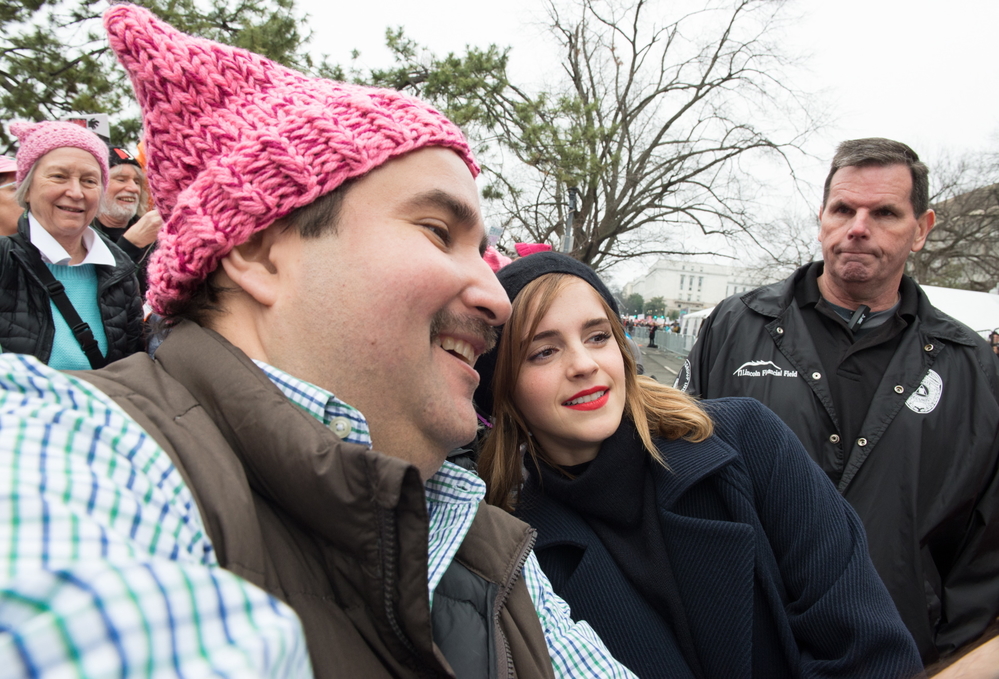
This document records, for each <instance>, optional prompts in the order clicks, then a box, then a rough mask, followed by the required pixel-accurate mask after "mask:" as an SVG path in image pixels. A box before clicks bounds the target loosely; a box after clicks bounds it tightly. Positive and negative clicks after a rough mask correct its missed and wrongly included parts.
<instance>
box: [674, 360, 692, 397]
mask: <svg viewBox="0 0 999 679" xmlns="http://www.w3.org/2000/svg"><path fill="white" fill-rule="evenodd" d="M681 380H682V381H683V383H682V384H681V383H680V382H681ZM689 386H690V359H689V358H688V359H686V360H685V361H684V362H683V367H682V368H680V373H679V374H678V375H677V376H676V379H675V380H673V388H674V389H679V390H680V391H687V387H689Z"/></svg>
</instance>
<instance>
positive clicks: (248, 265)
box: [222, 222, 297, 307]
mask: <svg viewBox="0 0 999 679" xmlns="http://www.w3.org/2000/svg"><path fill="white" fill-rule="evenodd" d="M296 235H297V233H296V232H295V230H294V229H289V228H286V225H285V224H284V223H282V222H275V223H274V224H271V225H270V226H269V227H267V228H266V229H264V230H263V231H257V232H256V233H255V234H253V235H252V236H250V238H249V240H247V241H246V242H245V243H242V244H240V245H237V246H236V247H234V248H233V249H232V250H231V251H230V252H229V254H228V255H226V256H225V257H224V258H223V259H222V268H223V269H224V270H225V273H226V275H227V276H228V277H229V279H230V280H232V282H233V283H235V284H236V285H237V286H239V287H240V288H241V289H242V290H243V292H245V293H246V294H247V295H249V296H250V297H252V298H253V299H254V300H255V301H256V302H257V303H258V304H260V305H262V306H268V307H269V306H272V305H273V304H274V303H275V302H276V301H277V299H278V296H279V293H280V282H281V281H280V279H281V272H280V270H279V267H278V266H277V265H276V264H275V258H274V256H273V255H274V254H275V246H276V245H278V244H280V243H281V241H283V240H284V239H286V238H288V237H293V236H296Z"/></svg>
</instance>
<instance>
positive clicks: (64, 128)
mask: <svg viewBox="0 0 999 679" xmlns="http://www.w3.org/2000/svg"><path fill="white" fill-rule="evenodd" d="M9 129H10V133H11V134H12V135H14V136H15V137H17V140H18V142H19V144H20V145H19V146H18V149H17V183H18V184H20V183H21V182H23V181H24V178H25V177H27V176H28V172H30V171H31V168H32V167H33V166H34V165H35V163H37V162H38V159H39V158H41V157H42V156H44V155H45V154H46V153H48V152H49V151H52V150H55V149H60V148H65V147H67V146H68V147H70V148H77V149H81V150H83V151H86V152H87V153H89V154H90V155H92V156H93V157H94V160H96V161H97V164H98V165H99V166H100V168H101V181H102V182H103V184H104V188H105V189H106V188H107V187H108V146H107V144H105V143H104V142H103V141H101V138H100V137H98V136H97V135H96V134H94V133H93V132H91V131H90V130H88V129H87V128H85V127H81V126H79V125H77V124H76V123H67V122H59V121H55V120H46V121H43V122H40V123H28V122H24V121H19V122H14V123H11V124H10V127H9Z"/></svg>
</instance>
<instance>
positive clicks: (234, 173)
mask: <svg viewBox="0 0 999 679" xmlns="http://www.w3.org/2000/svg"><path fill="white" fill-rule="evenodd" d="M104 26H105V28H106V29H107V32H108V37H109V39H110V42H111V47H112V49H114V51H115V52H116V53H117V55H118V60H119V61H120V62H121V64H122V66H124V67H125V70H126V71H127V72H128V74H129V77H130V78H131V79H132V86H133V87H134V88H135V94H136V97H137V98H138V100H139V105H140V106H141V107H142V120H143V127H144V129H145V145H146V154H147V158H148V166H147V173H148V177H149V185H150V190H151V192H152V194H153V199H154V200H155V202H156V207H157V208H158V209H159V211H160V214H162V215H163V217H164V218H165V220H166V221H165V223H164V225H163V228H162V230H161V231H160V235H159V245H158V247H157V250H156V253H155V255H154V256H153V258H152V261H151V262H150V265H149V272H148V273H149V279H148V280H149V290H148V293H147V299H148V301H149V302H150V304H152V307H153V309H154V310H155V311H156V312H157V313H160V314H162V315H164V316H170V315H171V314H172V312H173V311H174V310H176V309H178V308H179V305H181V304H182V303H183V302H184V301H185V300H186V299H187V298H188V297H189V296H190V295H191V293H192V292H193V290H194V289H195V288H196V287H197V286H198V284H200V283H201V282H202V281H203V280H205V278H207V276H208V275H209V274H210V273H211V272H213V271H214V270H215V269H216V268H217V266H218V264H219V261H220V260H221V259H222V258H223V257H225V256H226V255H227V254H228V253H229V251H230V250H232V248H234V247H235V246H237V245H239V244H241V243H244V242H246V241H247V240H248V239H249V238H250V236H251V235H252V234H253V233H255V232H257V231H260V230H261V229H264V228H266V227H268V226H269V225H271V224H272V223H273V222H274V221H275V220H277V219H280V218H281V217H284V216H285V215H287V214H288V213H290V212H291V211H292V210H294V209H295V208H298V207H302V206H305V205H309V204H310V203H312V202H313V201H315V200H316V199H317V198H319V197H320V196H321V195H323V194H325V193H328V192H330V191H332V190H333V189H335V188H336V187H338V186H340V185H341V184H342V183H343V182H344V181H346V180H347V179H350V178H352V177H358V176H360V175H363V174H365V173H366V172H368V171H369V170H371V169H373V168H375V167H378V166H379V165H381V164H383V163H385V162H386V161H388V160H391V159H392V158H397V157H399V156H401V155H403V154H405V153H409V152H410V151H414V150H416V149H419V148H423V147H427V146H444V147H448V148H451V149H453V150H454V151H456V152H457V153H458V154H459V155H460V156H461V157H462V159H463V160H464V161H465V164H466V165H468V169H469V170H470V171H471V173H472V176H473V177H475V176H476V175H478V172H479V168H478V166H477V165H476V164H475V160H474V159H473V158H472V154H471V151H470V150H469V148H468V143H467V142H466V141H465V138H464V136H463V135H462V133H461V131H460V130H459V129H458V128H457V127H456V126H455V125H454V124H452V123H451V122H449V121H448V120H447V119H446V118H444V117H443V116H442V115H441V114H440V113H438V112H437V111H435V110H434V109H432V108H430V107H429V106H428V105H427V104H425V103H423V102H421V101H419V100H417V99H414V98H412V97H409V96H406V95H403V94H400V93H399V92H395V91H392V90H383V89H374V88H370V87H359V86H354V85H346V84H343V83H336V82H332V81H329V80H319V79H315V78H308V77H306V76H304V75H302V74H301V73H298V72H296V71H292V70H290V69H288V68H285V67H283V66H280V65H278V64H275V63H274V62H272V61H269V60H267V59H265V58H263V57H261V56H259V55H256V54H253V53H251V52H247V51H245V50H241V49H237V48H234V47H229V46H227V45H221V44H219V43H216V42H212V41H210V40H204V39H201V38H195V37H192V36H189V35H186V34H184V33H181V32H180V31H178V30H176V29H175V28H173V27H172V26H170V25H168V24H166V23H164V22H162V21H160V20H159V19H157V18H156V17H154V16H153V15H152V14H151V13H150V12H149V11H148V10H145V9H142V8H140V7H136V6H134V5H115V6H113V7H111V8H110V9H109V10H108V11H107V12H105V14H104Z"/></svg>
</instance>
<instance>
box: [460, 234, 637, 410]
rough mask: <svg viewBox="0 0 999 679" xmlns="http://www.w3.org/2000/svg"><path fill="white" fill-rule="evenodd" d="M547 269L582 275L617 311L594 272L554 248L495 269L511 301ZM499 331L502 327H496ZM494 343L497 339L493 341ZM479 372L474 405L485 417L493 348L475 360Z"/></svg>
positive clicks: (490, 389) (490, 400)
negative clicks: (551, 250)
mask: <svg viewBox="0 0 999 679" xmlns="http://www.w3.org/2000/svg"><path fill="white" fill-rule="evenodd" d="M549 273H564V274H569V275H570V276H575V277H576V278H582V279H583V280H584V281H586V282H587V283H589V284H590V287H592V288H593V289H594V290H596V291H597V293H599V295H600V296H601V297H603V298H604V301H605V302H607V306H609V307H610V308H611V309H612V310H613V311H614V314H615V315H620V314H619V312H618V308H617V301H616V300H615V299H614V296H613V295H611V293H610V290H608V289H607V286H606V285H604V282H603V281H602V280H600V277H599V276H597V274H596V272H595V271H594V270H593V269H591V268H590V267H588V266H586V265H585V264H583V263H582V262H580V261H578V260H575V259H573V258H572V257H569V256H568V255H563V254H561V253H558V252H536V253H534V254H532V255H527V256H526V257H521V258H520V259H517V260H514V261H513V262H512V263H510V264H507V265H506V266H505V267H503V268H502V269H500V270H499V271H498V272H497V273H496V277H497V278H498V279H499V282H500V284H501V285H502V286H503V289H504V290H506V294H507V297H509V298H510V301H511V302H512V301H513V300H515V299H516V298H517V295H519V294H520V291H521V290H523V289H524V287H525V286H526V285H527V284H528V283H530V282H531V281H533V280H534V279H536V278H540V277H541V276H544V275H545V274H549ZM499 332H500V334H502V332H503V328H500V329H499ZM496 344H497V347H498V346H499V342H497V343H496ZM475 369H476V370H477V371H478V373H479V388H478V389H476V390H475V405H476V408H477V409H478V411H479V412H480V413H482V414H483V415H485V416H486V417H489V416H491V415H492V412H493V372H494V371H495V370H496V348H493V350H492V351H490V352H489V353H488V354H484V355H482V356H480V357H479V360H478V361H477V362H476V363H475Z"/></svg>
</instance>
